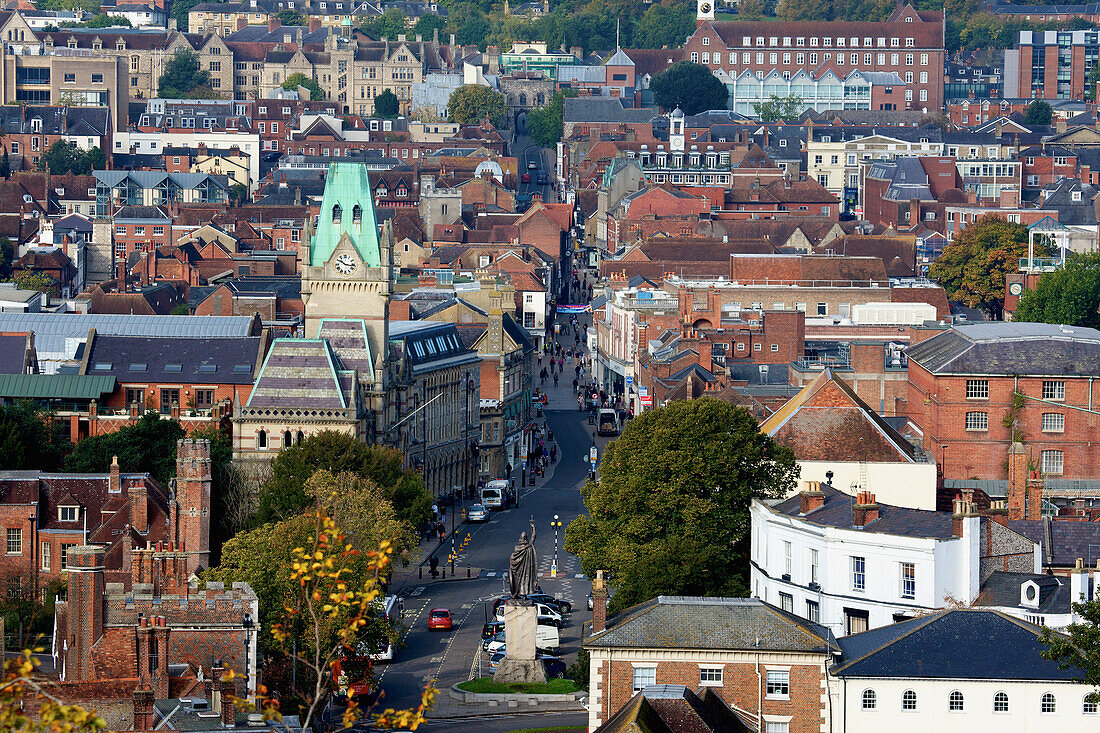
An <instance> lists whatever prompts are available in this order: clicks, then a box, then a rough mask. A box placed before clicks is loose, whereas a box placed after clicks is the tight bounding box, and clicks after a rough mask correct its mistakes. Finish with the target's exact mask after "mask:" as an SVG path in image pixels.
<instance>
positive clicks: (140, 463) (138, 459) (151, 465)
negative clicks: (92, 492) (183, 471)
mask: <svg viewBox="0 0 1100 733" xmlns="http://www.w3.org/2000/svg"><path fill="white" fill-rule="evenodd" d="M185 437H187V433H186V432H185V431H184V429H183V428H182V427H180V424H179V423H178V422H177V421H175V420H162V419H161V418H160V416H159V415H158V414H157V413H155V412H147V413H145V414H144V415H143V416H142V417H141V419H139V420H138V421H137V422H135V423H134V424H133V425H128V426H126V427H124V428H121V429H120V430H118V431H117V432H114V433H110V434H107V435H93V436H91V437H89V438H85V439H84V440H82V441H80V442H79V443H77V444H76V447H75V448H74V449H73V452H72V453H70V454H69V455H68V456H67V457H66V458H65V470H66V471H69V472H72V473H106V472H107V471H108V470H109V469H110V467H111V458H112V457H113V456H118V465H119V468H121V469H122V471H124V472H127V471H129V472H134V473H149V474H150V475H151V476H152V477H153V478H154V479H156V480H157V481H158V482H160V483H161V484H162V485H163V486H167V485H168V482H169V481H171V480H172V478H173V477H174V476H175V475H176V441H177V440H181V439H182V438H185Z"/></svg>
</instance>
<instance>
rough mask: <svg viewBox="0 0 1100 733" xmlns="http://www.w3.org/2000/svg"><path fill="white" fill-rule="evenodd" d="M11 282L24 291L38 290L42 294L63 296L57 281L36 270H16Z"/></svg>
mask: <svg viewBox="0 0 1100 733" xmlns="http://www.w3.org/2000/svg"><path fill="white" fill-rule="evenodd" d="M11 281H12V282H14V283H15V284H16V285H18V286H19V287H20V288H22V289H23V290H37V291H38V292H40V293H49V294H50V295H53V296H57V295H60V294H61V291H60V288H59V287H58V283H57V281H56V280H54V279H53V278H51V277H50V276H48V275H45V274H43V273H41V272H35V271H34V270H14V271H13V272H12V276H11Z"/></svg>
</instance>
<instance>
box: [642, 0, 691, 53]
mask: <svg viewBox="0 0 1100 733" xmlns="http://www.w3.org/2000/svg"><path fill="white" fill-rule="evenodd" d="M693 32H695V8H694V7H692V6H691V5H690V4H688V3H672V2H669V0H662V2H660V3H654V4H653V5H650V6H649V7H648V8H647V9H646V11H645V12H644V13H642V17H641V18H640V19H639V20H638V24H637V26H636V27H635V29H634V45H635V46H637V47H638V48H679V47H680V46H682V45H684V39H685V38H687V37H688V36H690V35H691V34H692V33H693Z"/></svg>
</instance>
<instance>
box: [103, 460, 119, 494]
mask: <svg viewBox="0 0 1100 733" xmlns="http://www.w3.org/2000/svg"><path fill="white" fill-rule="evenodd" d="M120 473H121V472H120V469H119V467H118V456H111V483H110V485H109V486H108V487H107V488H108V492H109V493H112V494H116V493H118V492H120V491H122V477H121V475H120Z"/></svg>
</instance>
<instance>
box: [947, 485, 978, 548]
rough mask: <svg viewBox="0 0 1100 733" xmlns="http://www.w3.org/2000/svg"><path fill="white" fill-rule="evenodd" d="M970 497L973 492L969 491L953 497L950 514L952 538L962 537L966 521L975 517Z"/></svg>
mask: <svg viewBox="0 0 1100 733" xmlns="http://www.w3.org/2000/svg"><path fill="white" fill-rule="evenodd" d="M972 496H973V492H971V491H969V490H967V491H966V492H964V493H962V494H959V495H956V496H955V500H954V502H953V505H954V511H952V513H951V535H952V536H953V537H962V536H963V528H964V525H965V524H966V520H967V519H969V518H971V517H974V516H975V512H974V503H973V501H972Z"/></svg>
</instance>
